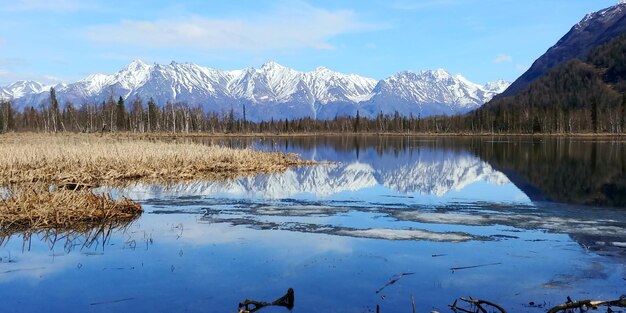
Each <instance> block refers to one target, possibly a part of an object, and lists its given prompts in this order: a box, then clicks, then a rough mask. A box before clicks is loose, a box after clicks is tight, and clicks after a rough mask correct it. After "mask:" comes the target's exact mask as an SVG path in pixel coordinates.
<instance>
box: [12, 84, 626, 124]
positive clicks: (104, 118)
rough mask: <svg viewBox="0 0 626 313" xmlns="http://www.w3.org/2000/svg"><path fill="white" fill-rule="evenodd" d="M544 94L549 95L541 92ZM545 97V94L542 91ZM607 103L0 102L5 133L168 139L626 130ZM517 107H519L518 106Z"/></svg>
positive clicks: (616, 106)
mask: <svg viewBox="0 0 626 313" xmlns="http://www.w3.org/2000/svg"><path fill="white" fill-rule="evenodd" d="M542 90H545V89H542ZM538 92H539V93H540V94H541V93H542V92H544V91H541V90H539V91H538ZM598 96H599V97H607V99H605V100H602V101H597V102H593V103H592V104H591V105H580V107H577V106H573V107H566V106H557V107H551V106H547V105H540V104H541V103H544V102H546V101H549V100H545V101H544V100H541V99H543V98H542V97H545V98H546V99H549V98H550V96H549V95H548V94H547V93H545V94H544V96H536V97H537V99H535V102H532V101H528V100H527V99H524V98H523V97H515V98H514V99H506V100H500V101H498V102H496V103H495V104H492V103H490V104H488V105H485V107H484V108H482V109H479V110H476V111H473V112H470V113H468V114H466V115H459V116H432V117H427V118H421V117H420V116H419V115H418V116H413V115H410V116H402V115H400V114H398V113H395V114H391V115H385V114H382V113H381V114H378V115H377V116H376V117H374V118H365V117H361V116H360V113H359V112H358V111H357V114H356V116H354V117H336V118H334V119H332V120H316V119H313V118H299V119H293V120H289V119H277V120H274V119H270V120H267V121H260V122H252V121H249V120H247V118H246V116H245V106H243V108H242V111H243V114H237V113H235V111H234V109H231V110H229V111H227V112H221V113H219V112H205V111H204V110H203V109H202V107H200V106H191V105H189V104H187V103H183V102H179V103H167V104H166V105H164V106H159V105H157V104H156V102H155V101H154V100H153V99H149V100H148V101H147V102H144V101H143V100H142V99H141V98H135V99H132V100H131V101H130V103H128V102H127V101H125V100H124V99H123V98H122V97H119V98H118V99H117V100H114V99H113V98H109V99H108V100H107V101H104V102H102V103H100V104H83V105H81V106H80V107H76V106H74V105H73V104H72V103H66V105H65V106H63V107H62V108H61V106H59V103H58V101H57V100H56V94H55V91H54V89H52V90H51V91H50V99H49V101H47V103H43V104H40V105H39V106H38V107H37V108H36V107H33V106H30V107H27V108H25V109H24V110H23V111H21V112H20V111H17V110H15V109H14V108H13V106H12V104H11V102H10V101H1V102H0V132H11V131H14V132H86V133H95V132H135V133H151V132H170V133H273V134H276V133H315V132H335V133H496V134H497V133H580V132H608V133H623V132H625V131H626V96H624V95H621V97H619V99H618V97H615V96H614V97H610V98H609V97H608V96H607V94H598ZM513 101H520V102H519V103H522V105H516V104H514V102H513Z"/></svg>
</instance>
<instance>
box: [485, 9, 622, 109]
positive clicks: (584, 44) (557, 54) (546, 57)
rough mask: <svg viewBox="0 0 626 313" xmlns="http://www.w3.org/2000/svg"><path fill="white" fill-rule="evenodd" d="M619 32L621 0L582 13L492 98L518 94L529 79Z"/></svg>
mask: <svg viewBox="0 0 626 313" xmlns="http://www.w3.org/2000/svg"><path fill="white" fill-rule="evenodd" d="M623 33H626V2H624V1H620V3H618V4H616V5H614V6H611V7H608V8H606V9H602V10H599V11H596V12H592V13H589V14H587V15H585V17H584V18H583V19H582V20H581V21H580V22H578V23H577V24H575V25H574V26H572V28H571V29H570V31H569V32H567V33H566V34H565V35H564V36H563V37H561V39H559V41H557V43H556V44H554V45H553V46H552V47H550V48H549V49H548V50H547V51H546V52H545V53H544V54H543V55H542V56H540V57H539V58H538V59H537V60H535V62H534V63H533V64H532V66H531V67H530V68H529V69H528V70H527V71H526V72H525V73H524V74H522V75H521V76H520V77H519V78H517V79H516V80H515V81H514V82H513V83H512V84H511V85H510V86H509V87H508V88H507V89H506V90H505V91H504V92H502V93H501V94H499V95H498V96H497V97H496V98H501V97H508V96H514V95H516V94H518V93H519V92H521V91H523V90H524V89H525V88H526V87H527V86H528V85H529V84H530V83H531V82H533V81H534V80H536V79H538V78H540V77H541V76H543V75H544V74H546V73H547V72H548V71H549V70H550V69H552V68H554V67H556V66H557V65H559V64H561V63H563V62H565V61H568V60H571V59H574V58H577V59H580V60H583V61H584V60H586V59H587V57H588V56H589V52H590V51H591V50H592V49H593V48H594V47H597V46H600V45H602V44H605V43H607V42H608V41H610V40H611V39H613V38H615V37H617V36H618V35H619V34H623Z"/></svg>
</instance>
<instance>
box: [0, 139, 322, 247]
mask: <svg viewBox="0 0 626 313" xmlns="http://www.w3.org/2000/svg"><path fill="white" fill-rule="evenodd" d="M305 164H310V163H309V162H305V161H302V160H300V159H298V158H297V156H295V155H286V154H280V153H264V152H259V151H253V150H234V149H228V148H223V147H215V146H206V145H201V144H194V143H166V142H161V141H148V140H139V139H128V138H127V139H121V138H119V137H118V138H115V137H101V136H98V135H88V134H74V135H70V134H63V135H52V134H49V135H46V134H8V135H2V136H0V244H1V243H2V242H3V240H2V238H7V237H10V236H11V234H14V233H16V232H24V233H34V232H48V231H51V230H52V231H54V233H55V234H56V233H58V232H59V231H61V232H66V233H76V232H82V233H89V232H93V229H102V225H108V226H109V229H110V228H111V227H117V226H122V225H124V224H127V223H129V222H130V221H132V220H134V219H135V218H137V217H138V216H139V215H141V212H142V209H141V206H140V205H139V204H138V203H136V202H133V201H131V200H128V199H121V200H114V199H112V198H111V197H110V196H109V195H107V194H103V195H95V194H94V193H93V192H92V191H91V188H92V187H95V186H99V185H104V184H106V185H123V184H126V183H129V182H133V181H147V182H158V183H174V182H180V181H186V180H194V179H225V178H231V177H236V176H240V175H249V174H257V173H266V172H279V171H284V170H285V169H287V168H288V167H291V166H299V165H305ZM70 186H71V188H72V189H73V188H74V187H77V186H78V187H79V189H80V190H68V189H63V188H62V187H66V188H67V187H70ZM50 187H53V188H54V189H56V190H55V191H50V190H49V189H50ZM3 190H10V192H6V193H5V194H4V195H3V194H2V193H3Z"/></svg>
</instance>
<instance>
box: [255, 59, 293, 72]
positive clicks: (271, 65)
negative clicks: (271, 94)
mask: <svg viewBox="0 0 626 313" xmlns="http://www.w3.org/2000/svg"><path fill="white" fill-rule="evenodd" d="M261 69H262V70H265V71H275V70H285V69H288V68H287V67H286V66H283V65H280V64H278V63H277V62H275V61H268V62H265V63H263V65H261Z"/></svg>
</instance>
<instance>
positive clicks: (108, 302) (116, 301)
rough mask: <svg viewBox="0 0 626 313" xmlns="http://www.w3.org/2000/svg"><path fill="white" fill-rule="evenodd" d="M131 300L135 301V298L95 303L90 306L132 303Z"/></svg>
mask: <svg viewBox="0 0 626 313" xmlns="http://www.w3.org/2000/svg"><path fill="white" fill-rule="evenodd" d="M130 300H135V298H124V299H118V300H111V301H103V302H94V303H90V304H89V305H101V304H110V303H118V302H124V301H130Z"/></svg>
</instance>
